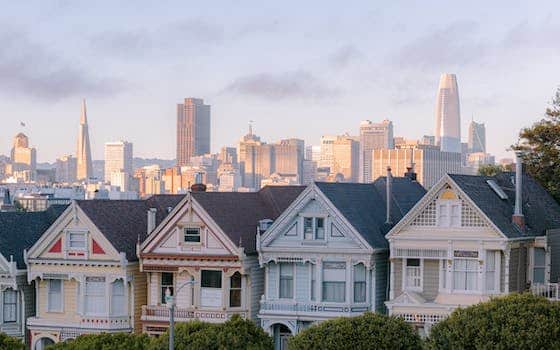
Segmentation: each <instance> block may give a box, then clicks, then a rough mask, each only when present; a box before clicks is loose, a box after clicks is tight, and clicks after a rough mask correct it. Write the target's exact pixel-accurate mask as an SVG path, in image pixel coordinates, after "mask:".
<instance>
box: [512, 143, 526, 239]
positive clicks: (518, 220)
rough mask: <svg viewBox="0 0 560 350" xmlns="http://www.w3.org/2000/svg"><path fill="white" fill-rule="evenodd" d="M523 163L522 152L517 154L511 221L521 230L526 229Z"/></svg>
mask: <svg viewBox="0 0 560 350" xmlns="http://www.w3.org/2000/svg"><path fill="white" fill-rule="evenodd" d="M522 189H523V161H522V160H521V152H515V209H514V211H513V216H512V217H511V221H512V222H513V223H514V224H515V225H517V226H518V227H519V228H520V229H521V230H524V229H525V216H523V208H522V207H523V193H522Z"/></svg>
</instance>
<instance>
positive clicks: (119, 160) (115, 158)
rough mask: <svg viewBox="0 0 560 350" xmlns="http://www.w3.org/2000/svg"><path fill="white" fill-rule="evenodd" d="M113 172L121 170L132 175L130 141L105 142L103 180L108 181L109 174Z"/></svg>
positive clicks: (109, 178) (109, 179)
mask: <svg viewBox="0 0 560 350" xmlns="http://www.w3.org/2000/svg"><path fill="white" fill-rule="evenodd" d="M115 172H116V173H120V172H123V173H125V174H126V175H128V176H132V175H133V174H132V143H130V142H127V141H117V142H107V143H105V181H107V182H110V181H111V174H113V173H115ZM111 184H113V183H111ZM113 185H114V184H113ZM122 190H125V189H124V188H123V189H122Z"/></svg>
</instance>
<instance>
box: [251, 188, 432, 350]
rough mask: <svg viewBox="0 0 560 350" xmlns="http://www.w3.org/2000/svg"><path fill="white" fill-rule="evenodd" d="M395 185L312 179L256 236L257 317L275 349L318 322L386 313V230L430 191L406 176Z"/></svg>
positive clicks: (282, 346)
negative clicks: (260, 284)
mask: <svg viewBox="0 0 560 350" xmlns="http://www.w3.org/2000/svg"><path fill="white" fill-rule="evenodd" d="M390 184H391V186H390V187H389V188H387V186H386V181H385V178H379V179H378V180H376V181H375V183H372V184H357V183H313V184H311V185H309V186H308V187H307V188H306V189H305V191H303V192H302V193H301V194H300V195H299V197H298V198H297V199H296V200H295V201H294V202H293V203H292V204H291V205H290V206H289V207H288V209H287V210H285V211H284V213H283V214H282V215H281V216H280V217H279V218H278V219H276V221H274V222H273V223H271V224H270V227H268V228H267V229H266V230H265V231H264V232H261V233H260V234H259V235H258V236H257V247H258V251H259V261H260V264H261V266H263V267H264V268H265V276H266V279H265V281H266V283H265V284H266V289H265V292H264V295H263V296H262V300H261V309H260V312H259V318H260V320H261V326H262V327H263V329H264V330H265V331H267V332H268V333H269V334H271V335H273V336H274V339H275V347H276V348H277V349H282V348H285V346H286V339H287V338H288V337H289V336H291V335H295V334H297V333H298V332H299V331H300V330H302V329H304V328H306V327H308V326H309V325H311V324H313V323H315V322H320V321H323V320H327V319H331V318H335V317H339V316H355V315H359V314H361V313H363V312H365V311H377V312H384V310H385V305H384V301H385V300H386V295H387V258H388V244H387V241H386V240H385V238H384V234H385V233H387V232H388V230H389V228H390V227H391V226H392V223H393V222H398V220H399V219H400V218H401V217H402V216H403V215H404V214H405V213H406V212H407V211H408V210H409V209H410V208H411V207H412V206H413V205H414V204H415V203H416V201H417V200H419V199H420V198H421V197H422V196H423V195H424V193H425V190H424V189H423V188H422V186H420V185H419V184H418V183H417V182H416V181H412V180H410V179H409V178H392V181H390ZM388 192H389V193H390V195H389V196H388V197H389V198H390V201H391V205H390V206H389V207H390V210H389V211H388V210H387V205H386V203H387V201H386V198H387V196H386V194H387V193H388ZM387 217H389V219H388V220H387ZM264 228H266V227H264Z"/></svg>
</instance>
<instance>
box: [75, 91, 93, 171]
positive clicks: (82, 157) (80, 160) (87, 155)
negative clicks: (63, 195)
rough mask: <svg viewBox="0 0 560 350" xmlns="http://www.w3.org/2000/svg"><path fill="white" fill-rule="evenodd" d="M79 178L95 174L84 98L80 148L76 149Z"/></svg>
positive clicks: (79, 133) (79, 134)
mask: <svg viewBox="0 0 560 350" xmlns="http://www.w3.org/2000/svg"><path fill="white" fill-rule="evenodd" d="M76 158H77V159H76V160H77V168H76V175H77V178H78V180H86V181H87V179H89V178H90V177H91V176H92V175H93V164H92V160H91V147H90V143H89V131H88V123H87V110H86V100H85V99H83V100H82V112H81V114H80V128H79V131H78V149H77V151H76Z"/></svg>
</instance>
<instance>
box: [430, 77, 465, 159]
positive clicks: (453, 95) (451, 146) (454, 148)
mask: <svg viewBox="0 0 560 350" xmlns="http://www.w3.org/2000/svg"><path fill="white" fill-rule="evenodd" d="M435 141H436V145H437V146H440V148H441V151H442V152H454V153H461V112H460V104H459V88H458V87H457V77H456V76H455V74H442V75H441V77H440V80H439V87H438V92H437V97H436V130H435Z"/></svg>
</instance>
